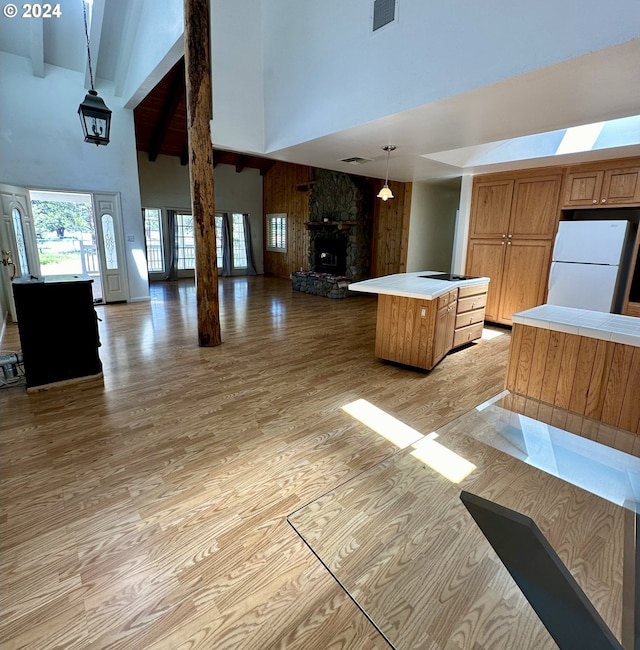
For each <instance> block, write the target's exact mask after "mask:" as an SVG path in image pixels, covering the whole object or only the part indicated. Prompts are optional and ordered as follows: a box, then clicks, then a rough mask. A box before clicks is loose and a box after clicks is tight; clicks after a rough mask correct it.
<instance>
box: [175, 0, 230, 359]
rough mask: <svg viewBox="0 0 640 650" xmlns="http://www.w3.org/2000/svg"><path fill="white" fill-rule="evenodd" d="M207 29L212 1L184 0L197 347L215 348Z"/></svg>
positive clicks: (216, 309)
mask: <svg viewBox="0 0 640 650" xmlns="http://www.w3.org/2000/svg"><path fill="white" fill-rule="evenodd" d="M209 33H210V30H209V2H208V1H207V0H184V64H185V71H186V82H187V83H186V85H187V132H188V134H189V178H190V180H191V209H192V211H193V224H194V236H195V245H196V297H197V304H198V345H200V346H201V347H213V346H215V345H220V343H222V338H221V335H220V309H219V302H218V266H217V260H216V226H215V223H216V222H215V203H214V195H213V146H212V144H211V136H210V122H211V119H212V117H213V106H212V104H213V102H212V95H211V63H210V49H209Z"/></svg>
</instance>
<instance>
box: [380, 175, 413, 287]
mask: <svg viewBox="0 0 640 650" xmlns="http://www.w3.org/2000/svg"><path fill="white" fill-rule="evenodd" d="M389 187H390V188H391V191H392V192H393V195H394V197H395V198H394V199H392V200H390V201H381V200H380V199H376V202H375V207H374V214H373V252H372V256H371V277H376V278H377V277H380V276H382V275H390V274H392V273H403V272H404V271H406V268H407V241H408V238H409V214H410V211H411V187H412V186H411V183H399V182H396V181H389ZM378 189H379V188H378Z"/></svg>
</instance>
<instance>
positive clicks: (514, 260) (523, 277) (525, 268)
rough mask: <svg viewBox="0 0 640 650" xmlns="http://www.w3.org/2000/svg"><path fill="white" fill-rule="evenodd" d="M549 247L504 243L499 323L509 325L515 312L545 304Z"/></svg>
mask: <svg viewBox="0 0 640 650" xmlns="http://www.w3.org/2000/svg"><path fill="white" fill-rule="evenodd" d="M552 245H553V243H552V242H551V241H545V240H523V239H520V240H515V241H512V242H508V243H507V246H506V255H505V262H504V272H503V274H502V292H501V293H502V297H501V298H502V299H501V301H500V312H499V319H498V322H500V323H505V324H511V322H512V321H511V317H512V316H513V314H515V313H516V312H519V311H523V310H524V309H530V308H531V307H537V306H538V305H542V304H543V303H544V301H545V297H546V292H547V281H548V278H549V267H550V264H551V249H552ZM489 291H491V285H489ZM487 318H488V317H487Z"/></svg>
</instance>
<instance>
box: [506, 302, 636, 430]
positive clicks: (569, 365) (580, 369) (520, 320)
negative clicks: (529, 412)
mask: <svg viewBox="0 0 640 650" xmlns="http://www.w3.org/2000/svg"><path fill="white" fill-rule="evenodd" d="M505 387H506V388H507V390H509V391H511V392H513V393H518V394H520V395H525V396H527V397H533V398H534V399H536V400H540V401H541V402H545V403H547V404H552V405H553V406H556V407H559V408H562V409H566V410H568V411H572V412H574V413H578V414H580V415H586V416H587V417H590V418H593V419H595V420H599V421H601V422H605V423H606V424H610V425H613V426H615V427H618V428H620V429H625V430H627V431H631V432H632V433H636V434H640V399H639V398H638V395H640V318H634V317H633V316H622V315H620V314H609V313H605V312H599V311H591V310H588V309H577V308H574V307H560V306H556V305H540V306H539V307H534V308H533V309H527V310H526V311H522V312H519V313H517V314H514V315H513V333H512V336H511V346H510V350H509V363H508V367H507V379H506V383H505Z"/></svg>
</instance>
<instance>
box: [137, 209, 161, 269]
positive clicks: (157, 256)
mask: <svg viewBox="0 0 640 650" xmlns="http://www.w3.org/2000/svg"><path fill="white" fill-rule="evenodd" d="M142 213H143V215H144V237H145V241H146V244H147V271H149V273H162V272H163V271H164V252H163V250H162V210H160V209H158V208H143V210H142Z"/></svg>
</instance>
